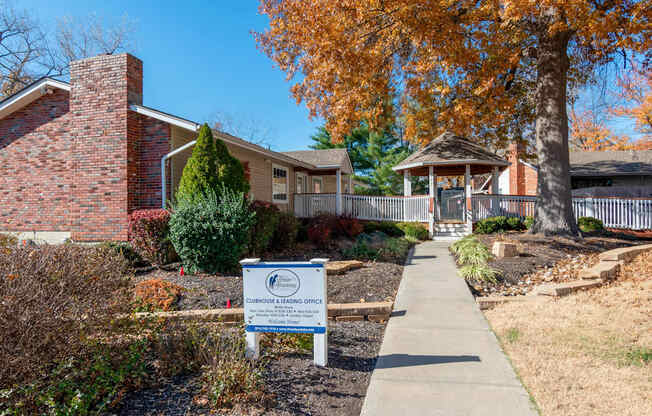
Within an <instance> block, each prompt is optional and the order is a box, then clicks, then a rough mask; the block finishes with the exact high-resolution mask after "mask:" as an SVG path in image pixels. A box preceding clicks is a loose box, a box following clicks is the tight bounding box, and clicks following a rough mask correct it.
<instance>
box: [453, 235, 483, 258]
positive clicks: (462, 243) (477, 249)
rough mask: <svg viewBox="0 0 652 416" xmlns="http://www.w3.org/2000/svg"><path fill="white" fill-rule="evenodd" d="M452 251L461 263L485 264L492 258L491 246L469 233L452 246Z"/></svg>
mask: <svg viewBox="0 0 652 416" xmlns="http://www.w3.org/2000/svg"><path fill="white" fill-rule="evenodd" d="M451 251H453V254H455V256H456V257H457V262H458V263H459V264H474V265H478V264H484V263H487V261H489V260H490V259H491V252H490V251H489V248H488V247H487V246H486V245H484V244H483V243H482V242H481V241H480V240H478V238H477V237H475V236H473V235H469V236H466V237H464V238H463V239H461V240H458V241H456V242H455V243H454V244H453V245H452V246H451Z"/></svg>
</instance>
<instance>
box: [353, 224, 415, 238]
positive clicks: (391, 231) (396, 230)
mask: <svg viewBox="0 0 652 416" xmlns="http://www.w3.org/2000/svg"><path fill="white" fill-rule="evenodd" d="M376 231H382V232H383V233H385V234H387V235H388V236H390V237H403V236H404V235H405V233H404V232H403V230H402V229H401V228H400V227H399V226H398V224H397V223H395V222H392V221H381V222H378V221H368V222H365V223H364V224H363V232H364V233H365V234H373V233H374V232H376Z"/></svg>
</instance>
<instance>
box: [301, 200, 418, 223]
mask: <svg viewBox="0 0 652 416" xmlns="http://www.w3.org/2000/svg"><path fill="white" fill-rule="evenodd" d="M428 209H429V201H428V196H427V195H422V196H412V197H401V196H368V195H348V194H343V195H342V215H346V216H350V217H354V218H358V219H361V220H373V221H399V222H400V221H411V222H428V218H429V215H428V212H429V211H428ZM335 213H336V195H335V194H295V195H294V214H295V215H296V216H297V217H300V218H307V217H314V216H316V215H319V214H335Z"/></svg>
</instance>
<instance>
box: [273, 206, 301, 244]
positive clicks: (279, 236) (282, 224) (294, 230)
mask: <svg viewBox="0 0 652 416" xmlns="http://www.w3.org/2000/svg"><path fill="white" fill-rule="evenodd" d="M298 234H299V220H298V219H297V218H296V217H295V216H294V215H293V214H291V213H289V212H281V213H280V215H279V217H278V225H277V226H276V231H274V237H273V238H272V242H273V243H272V245H273V247H274V248H275V249H285V248H290V247H294V245H295V244H296V242H297V235H298Z"/></svg>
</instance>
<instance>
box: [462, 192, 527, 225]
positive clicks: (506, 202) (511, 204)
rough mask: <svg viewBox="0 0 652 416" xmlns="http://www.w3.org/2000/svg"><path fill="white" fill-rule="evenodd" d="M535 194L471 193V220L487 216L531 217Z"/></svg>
mask: <svg viewBox="0 0 652 416" xmlns="http://www.w3.org/2000/svg"><path fill="white" fill-rule="evenodd" d="M536 201H537V197H535V196H520V195H473V197H472V198H471V206H472V208H473V221H480V220H483V219H485V218H489V217H500V216H502V217H519V218H525V217H531V216H534V206H535V203H536Z"/></svg>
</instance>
